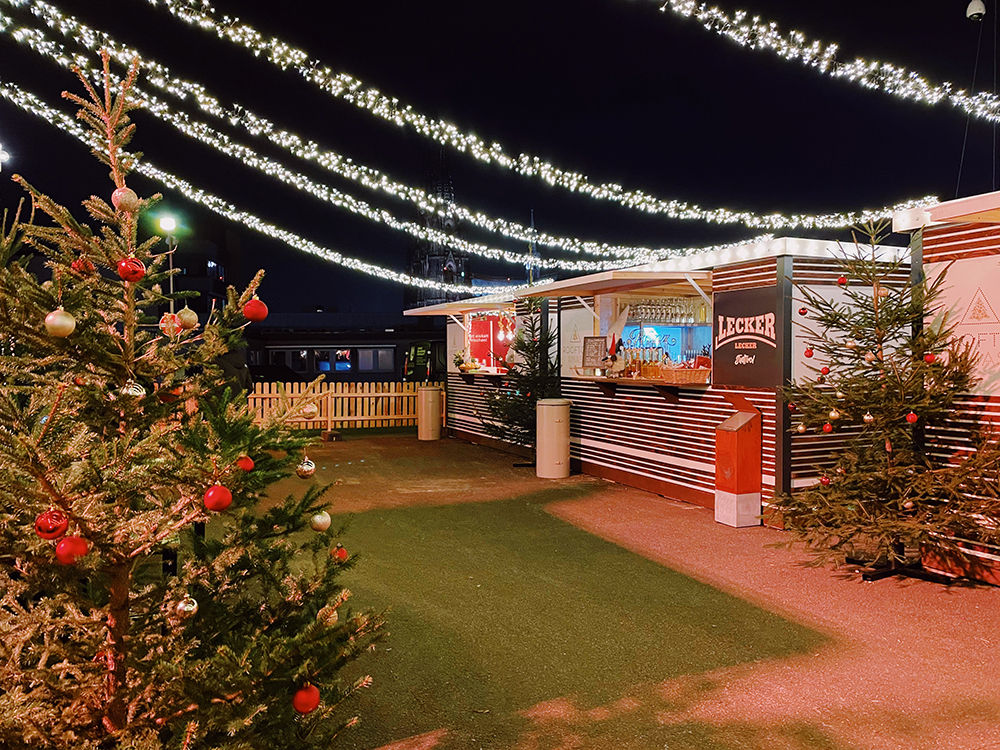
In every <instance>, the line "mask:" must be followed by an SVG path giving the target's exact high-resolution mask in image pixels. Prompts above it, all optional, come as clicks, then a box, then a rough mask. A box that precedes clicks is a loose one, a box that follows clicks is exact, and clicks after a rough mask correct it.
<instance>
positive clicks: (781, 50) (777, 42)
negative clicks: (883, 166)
mask: <svg viewBox="0 0 1000 750" xmlns="http://www.w3.org/2000/svg"><path fill="white" fill-rule="evenodd" d="M651 1H652V2H655V3H656V5H658V6H660V10H661V11H662V12H664V13H665V12H667V11H671V12H672V13H675V14H676V15H678V16H681V17H683V18H693V19H694V20H696V21H697V22H698V23H700V24H701V25H702V26H703V27H705V28H706V29H707V30H708V31H711V32H713V33H715V34H719V35H720V36H724V37H726V38H727V39H730V40H731V41H733V42H735V43H736V44H738V45H740V46H741V47H745V48H747V49H752V50H766V51H770V52H773V53H774V54H776V55H777V56H778V57H781V58H783V59H785V60H791V61H795V60H798V61H799V62H801V64H802V65H804V66H806V67H807V68H811V69H813V70H816V71H818V72H819V73H823V74H825V75H828V76H831V77H832V78H843V79H846V80H848V81H850V82H852V83H856V84H858V85H859V86H863V87H864V88H866V89H871V90H873V91H881V92H884V93H886V94H890V95H892V96H896V97H899V98H900V99H909V100H912V101H917V102H921V103H923V104H929V105H932V106H933V105H937V104H942V103H948V104H951V105H952V106H953V107H956V108H958V109H960V110H962V111H963V112H965V113H966V114H968V115H972V116H973V117H978V118H982V119H985V120H989V121H991V122H996V121H998V120H1000V97H998V96H997V95H996V94H990V93H987V92H981V93H979V94H968V93H966V92H965V91H963V90H955V87H954V85H953V84H952V83H950V82H947V81H946V82H944V83H938V84H935V83H931V82H930V81H928V80H927V79H926V78H924V77H923V76H921V75H920V74H918V73H915V72H913V71H911V70H907V69H906V68H903V67H901V66H899V65H893V64H892V63H886V62H879V61H877V60H864V59H862V58H860V57H858V58H855V59H854V60H852V61H850V62H847V63H844V62H839V61H838V60H837V50H838V46H837V45H836V44H832V43H828V42H821V41H819V40H816V39H813V40H810V39H808V38H807V37H806V36H805V34H803V33H801V32H799V31H789V32H787V33H785V32H783V31H781V30H780V29H779V28H778V25H777V24H776V23H775V22H773V21H765V20H762V19H761V18H760V17H759V16H753V17H748V15H749V14H748V13H747V12H746V11H744V10H738V11H736V12H735V13H733V15H731V16H730V15H727V14H726V12H725V11H723V10H720V9H719V8H716V7H713V6H709V5H705V4H699V3H695V2H693V0H666V2H664V0H651Z"/></svg>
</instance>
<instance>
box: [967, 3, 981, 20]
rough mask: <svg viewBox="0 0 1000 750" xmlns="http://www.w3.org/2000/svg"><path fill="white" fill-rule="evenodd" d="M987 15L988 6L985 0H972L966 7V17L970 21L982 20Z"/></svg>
mask: <svg viewBox="0 0 1000 750" xmlns="http://www.w3.org/2000/svg"><path fill="white" fill-rule="evenodd" d="M985 15H986V6H985V5H984V4H983V0H972V2H971V3H969V7H967V8H966V9H965V17H966V18H968V19H969V20H970V21H982V20H983V16H985Z"/></svg>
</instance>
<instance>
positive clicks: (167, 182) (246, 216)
mask: <svg viewBox="0 0 1000 750" xmlns="http://www.w3.org/2000/svg"><path fill="white" fill-rule="evenodd" d="M0 97H3V98H4V99H6V100H8V101H9V102H11V103H12V104H15V105H17V106H18V107H20V108H21V109H23V110H24V111H26V112H29V113H30V114H33V115H36V116H37V117H40V118H42V119H43V120H45V121H46V122H48V123H50V124H52V125H55V126H56V127H58V128H59V129H60V130H62V131H64V132H65V133H68V134H69V135H72V136H74V137H75V138H77V139H78V140H79V141H81V142H82V143H84V144H85V145H87V146H88V147H90V148H92V149H98V150H102V149H103V148H104V145H103V144H102V143H101V142H100V141H99V140H98V139H97V138H96V136H95V135H94V134H93V133H92V132H90V131H89V130H87V129H85V128H83V127H82V126H81V125H80V124H79V123H78V122H77V121H76V120H75V119H74V118H73V117H71V116H70V115H67V114H66V113H65V112H62V111H61V110H58V109H55V108H54V107H51V106H49V105H48V104H45V103H44V102H43V101H42V100H40V99H39V98H38V97H36V96H35V95H34V94H32V93H30V92H28V91H25V90H24V89H22V88H20V87H19V86H17V85H16V84H13V83H8V82H5V81H2V80H0ZM135 171H137V172H139V173H140V174H143V175H145V176H146V177H149V178H150V179H152V180H156V181H157V182H159V183H161V184H162V185H164V186H166V187H168V188H170V189H171V190H175V191H177V192H178V193H180V194H181V195H183V196H184V197H185V198H186V199H188V200H190V201H192V202H193V203H196V204H198V205H199V206H202V207H204V208H207V209H209V210H211V211H213V212H214V213H216V214H218V215H220V216H223V217H225V218H227V219H229V220H231V221H235V222H238V223H240V224H242V225H243V226H245V227H247V228H249V229H252V230H254V231H255V232H259V233H260V234H263V235H265V236H267V237H270V238H272V239H275V240H278V241H280V242H283V243H285V244H286V245H288V246H290V247H293V248H295V249H297V250H302V251H304V252H307V253H309V254H310V255H315V256H317V257H319V258H322V259H323V260H326V261H329V262H331V263H335V264H337V265H339V266H342V267H344V268H348V269H350V270H352V271H358V272H360V273H364V274H368V275H369V276H375V277H377V278H379V279H382V280H384V281H392V282H395V283H397V284H405V285H406V286H413V287H418V288H423V289H435V290H438V291H443V292H452V293H457V294H471V295H483V294H512V295H516V293H517V292H519V291H521V290H523V289H525V288H526V286H525V285H523V284H521V285H510V286H500V287H497V286H494V287H488V288H475V287H471V286H464V285H460V284H447V283H444V282H439V281H434V280H433V279H423V278H420V277H417V276H411V275H409V274H405V273H399V272H398V271H393V270H390V269H388V268H384V267H382V266H379V265H376V264H374V263H368V262H366V261H363V260H359V259H358V258H352V257H350V256H347V255H344V254H342V253H339V252H337V251H336V250H331V249H329V248H326V247H322V246H321V245H317V244H316V243H315V242H312V241H310V240H307V239H305V238H303V237H300V236H299V235H297V234H295V233H293V232H290V231H288V230H285V229H281V228H280V227H276V226H275V225H273V224H270V223H268V222H266V221H264V220H262V219H260V218H258V217H257V216H255V215H253V214H251V213H249V212H247V211H241V210H240V209H238V208H237V207H235V206H233V205H232V204H230V203H228V202H226V201H225V200H223V199H222V198H219V197H217V196H215V195H212V194H211V193H209V192H207V191H204V190H201V189H200V188H197V187H194V186H193V185H191V184H190V183H188V182H186V181H185V180H182V179H181V178H179V177H176V176H175V175H173V174H171V173H169V172H166V171H164V170H161V169H158V168H156V167H155V166H153V165H152V164H150V163H149V162H139V164H137V165H136V167H135Z"/></svg>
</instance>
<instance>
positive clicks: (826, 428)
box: [823, 422, 833, 432]
mask: <svg viewBox="0 0 1000 750" xmlns="http://www.w3.org/2000/svg"><path fill="white" fill-rule="evenodd" d="M823 432H833V425H832V424H830V423H829V422H827V423H826V424H825V425H823Z"/></svg>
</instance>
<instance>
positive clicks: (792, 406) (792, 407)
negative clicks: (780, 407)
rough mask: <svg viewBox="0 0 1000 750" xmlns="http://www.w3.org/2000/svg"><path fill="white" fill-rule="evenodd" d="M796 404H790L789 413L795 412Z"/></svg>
mask: <svg viewBox="0 0 1000 750" xmlns="http://www.w3.org/2000/svg"><path fill="white" fill-rule="evenodd" d="M795 408H796V407H795V403H794V402H792V401H789V402H788V411H795Z"/></svg>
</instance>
